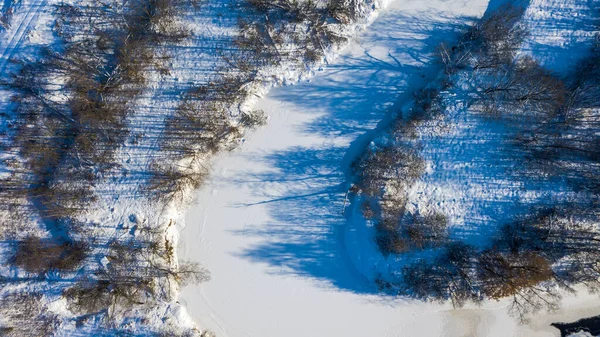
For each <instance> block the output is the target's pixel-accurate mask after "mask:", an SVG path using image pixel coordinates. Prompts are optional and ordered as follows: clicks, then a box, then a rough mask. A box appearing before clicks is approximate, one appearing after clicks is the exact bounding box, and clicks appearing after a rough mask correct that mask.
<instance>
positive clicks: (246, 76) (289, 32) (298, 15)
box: [149, 0, 366, 201]
mask: <svg viewBox="0 0 600 337" xmlns="http://www.w3.org/2000/svg"><path fill="white" fill-rule="evenodd" d="M365 6H366V5H365V3H364V2H362V1H357V0H329V1H312V0H309V1H295V0H268V1H267V0H244V1H241V2H240V3H239V5H238V7H236V10H237V11H238V12H239V13H240V18H239V20H238V28H239V33H238V34H237V36H236V37H235V38H234V41H233V44H234V46H235V47H236V48H233V49H231V48H229V49H227V50H225V51H223V52H222V53H221V55H220V56H221V58H222V59H223V60H224V63H225V66H223V67H222V68H221V69H218V73H219V75H218V76H216V77H215V78H214V79H212V80H211V81H210V82H209V83H208V84H207V85H203V86H200V87H198V88H195V89H193V90H190V91H189V92H188V93H187V94H186V95H185V98H184V99H183V101H182V102H181V104H180V105H179V107H178V108H177V109H176V111H175V113H174V114H173V115H172V116H170V117H169V118H168V119H167V121H166V123H165V130H164V132H163V134H162V135H161V142H160V144H161V151H162V153H163V154H164V155H165V156H168V157H169V158H173V159H174V160H173V161H172V162H165V161H160V160H157V161H155V163H153V165H152V167H151V171H152V174H151V176H152V179H151V182H150V185H149V190H150V191H151V192H152V193H153V195H155V196H156V197H157V198H158V199H161V200H163V201H172V200H182V199H183V198H184V197H185V195H186V192H187V191H189V190H191V189H194V188H197V187H198V186H200V185H201V184H202V182H203V181H204V179H205V178H206V176H207V175H208V171H209V168H208V167H207V164H206V163H207V161H208V158H210V157H211V156H212V155H214V154H215V153H217V152H219V151H222V150H228V149H232V148H234V147H235V145H236V142H237V141H238V140H239V139H240V138H241V135H242V134H243V132H244V129H247V128H254V127H257V126H260V125H262V124H264V123H265V122H266V117H265V116H264V113H263V112H262V111H247V109H245V108H243V107H242V106H243V103H244V102H245V101H246V100H247V98H248V97H249V96H250V95H251V94H252V93H253V91H254V90H255V89H256V87H257V86H261V85H264V82H269V81H272V78H271V77H270V76H269V75H265V70H267V69H268V68H270V67H286V68H290V67H291V68H300V69H305V68H306V64H307V63H314V62H318V61H320V60H322V58H323V57H324V55H325V53H326V51H327V50H329V49H331V48H333V47H334V46H336V45H339V44H340V43H342V42H344V41H346V39H347V34H345V33H344V29H343V28H344V27H345V26H346V25H349V24H351V23H353V22H356V21H357V20H360V19H361V18H362V17H361V14H360V13H362V12H364V11H363V10H364V7H365Z"/></svg>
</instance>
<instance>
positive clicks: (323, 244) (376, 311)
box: [180, 0, 600, 337]
mask: <svg viewBox="0 0 600 337" xmlns="http://www.w3.org/2000/svg"><path fill="white" fill-rule="evenodd" d="M487 6H488V3H487V1H483V0H474V1H441V0H440V1H428V2H424V1H403V0H396V1H393V2H392V3H391V4H390V6H389V8H388V9H387V10H386V11H385V12H384V13H382V14H381V15H380V16H379V18H378V19H377V21H375V22H374V23H373V25H372V26H371V27H370V28H369V30H368V31H367V32H366V33H365V34H364V35H363V36H362V37H361V38H360V39H358V40H357V41H355V42H354V43H352V44H351V46H349V47H348V48H347V49H345V50H344V52H343V53H342V55H341V56H340V57H339V58H337V59H336V60H335V61H333V62H332V63H331V64H330V65H329V66H328V67H326V69H325V70H324V71H323V72H321V73H319V74H317V76H316V77H315V78H314V79H313V80H312V81H307V82H302V83H298V84H296V85H293V86H287V87H283V88H279V89H275V90H273V91H272V92H271V93H270V94H269V95H268V96H267V97H265V98H264V99H262V100H261V101H260V102H259V103H258V108H261V109H263V110H265V111H266V112H267V114H268V115H269V116H270V120H269V123H268V125H267V126H266V127H265V128H263V129H261V130H259V131H258V132H256V133H254V134H252V135H249V136H248V139H247V141H246V142H245V144H244V145H243V146H242V147H241V149H239V150H238V151H235V152H234V153H231V154H229V155H226V156H224V157H223V158H221V159H219V160H217V161H216V162H215V163H214V168H213V174H212V178H211V180H210V181H209V182H208V183H207V185H206V186H205V187H204V188H203V189H202V190H201V191H200V192H199V194H198V196H197V200H196V203H195V204H196V205H195V206H194V207H193V209H192V210H191V211H190V212H189V213H188V215H187V220H186V226H185V228H182V229H181V245H182V247H181V249H180V256H181V257H183V258H186V259H194V260H197V261H199V262H201V263H203V265H204V266H206V267H207V268H208V269H210V270H211V272H212V280H211V281H210V282H208V283H206V284H202V285H200V286H190V287H187V288H184V289H183V291H182V294H181V301H182V302H184V304H185V305H186V306H187V308H188V311H189V313H190V315H191V316H192V317H194V318H195V319H197V321H198V323H199V324H200V325H201V326H203V327H206V328H208V329H211V330H213V331H214V332H215V333H216V334H217V335H219V336H224V337H237V336H261V337H277V336H289V337H294V336H345V337H352V336H357V337H358V336H382V337H384V336H551V335H557V334H558V331H557V330H556V329H554V328H552V327H550V326H549V324H550V323H551V322H553V321H556V320H568V319H569V318H568V317H566V316H565V312H559V313H556V314H555V316H545V315H541V316H540V317H539V318H536V319H534V320H533V321H532V323H531V325H529V326H519V325H518V324H517V323H516V321H515V320H514V319H513V318H511V317H509V316H508V314H507V312H506V308H505V306H504V303H488V304H486V305H485V306H484V308H470V309H464V310H451V307H449V306H440V305H436V304H426V303H420V302H415V301H407V300H401V299H390V298H384V297H380V296H377V295H376V289H374V287H373V285H372V282H370V281H371V280H372V278H373V275H372V274H370V273H369V268H368V263H360V262H361V261H357V258H356V253H357V251H356V249H368V250H369V249H375V248H374V247H365V246H369V245H371V246H372V245H373V244H372V243H371V241H370V238H368V237H367V238H362V239H363V240H362V242H357V241H360V240H361V238H360V237H357V236H356V235H352V234H348V232H349V231H350V230H351V229H349V228H347V225H346V220H345V217H344V210H345V207H346V202H345V195H346V191H347V190H348V187H349V186H347V185H346V183H345V181H347V180H346V176H345V174H347V172H348V169H349V165H350V164H351V162H352V160H353V159H354V158H356V156H357V155H358V153H359V151H361V150H362V149H364V146H365V143H366V142H368V140H369V139H370V138H372V136H371V135H372V134H373V132H376V131H375V130H376V129H377V122H378V121H380V120H382V119H384V121H383V122H381V123H382V125H383V124H385V123H386V121H385V118H386V112H387V111H389V109H390V108H391V107H392V106H394V104H396V103H398V102H400V103H399V104H401V103H402V102H406V98H407V97H410V96H409V95H410V93H411V92H412V91H411V90H413V89H414V88H418V87H419V86H420V85H421V84H423V83H425V82H426V81H427V80H429V79H431V77H432V76H435V72H436V69H433V68H435V67H431V66H430V65H429V61H430V60H429V56H430V53H431V52H432V51H433V50H434V48H435V47H436V46H437V45H438V44H439V43H440V42H442V41H446V40H448V39H452V38H453V36H454V35H453V34H455V32H456V29H457V27H459V26H460V24H464V23H467V22H468V19H467V17H479V16H481V15H482V13H483V12H484V11H485V9H486V8H487ZM349 245H351V247H349ZM571 301H573V303H572V304H573V305H571V304H567V305H565V311H566V310H567V309H572V308H573V306H577V307H585V308H586V309H581V311H580V312H579V313H578V314H580V315H584V316H585V315H593V314H595V313H596V312H594V310H591V309H589V307H593V305H592V304H591V302H589V300H587V299H579V300H576V299H571ZM595 311H598V312H600V310H598V309H596V310H595ZM582 312H585V314H582ZM570 315H573V316H576V314H574V313H573V312H570ZM575 318H576V317H575ZM553 319H554V320H553Z"/></svg>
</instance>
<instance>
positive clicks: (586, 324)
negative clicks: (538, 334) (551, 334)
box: [550, 316, 600, 337]
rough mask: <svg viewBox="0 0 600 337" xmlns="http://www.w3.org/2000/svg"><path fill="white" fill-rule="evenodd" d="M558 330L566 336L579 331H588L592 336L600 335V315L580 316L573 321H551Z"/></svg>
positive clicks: (562, 336)
mask: <svg viewBox="0 0 600 337" xmlns="http://www.w3.org/2000/svg"><path fill="white" fill-rule="evenodd" d="M550 325H552V326H553V327H555V328H557V329H558V330H560V336H561V337H566V336H568V335H570V334H573V333H577V332H580V331H585V332H589V333H590V334H591V335H592V336H600V316H595V317H588V318H582V319H580V320H578V321H576V322H573V323H552V324H550Z"/></svg>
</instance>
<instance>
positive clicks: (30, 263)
mask: <svg viewBox="0 0 600 337" xmlns="http://www.w3.org/2000/svg"><path fill="white" fill-rule="evenodd" d="M86 256H87V247H86V245H85V244H83V243H63V244H58V243H55V242H52V241H50V240H42V239H40V238H37V237H34V236H30V237H28V238H26V239H24V240H23V241H21V242H19V243H18V244H17V249H16V252H15V255H14V257H13V259H12V262H13V263H14V264H15V265H16V266H18V267H20V268H23V269H25V270H26V271H28V272H32V273H43V272H47V271H49V270H53V269H56V270H66V271H68V270H74V269H76V268H77V267H78V266H79V265H80V264H81V262H82V261H83V260H84V259H85V258H86Z"/></svg>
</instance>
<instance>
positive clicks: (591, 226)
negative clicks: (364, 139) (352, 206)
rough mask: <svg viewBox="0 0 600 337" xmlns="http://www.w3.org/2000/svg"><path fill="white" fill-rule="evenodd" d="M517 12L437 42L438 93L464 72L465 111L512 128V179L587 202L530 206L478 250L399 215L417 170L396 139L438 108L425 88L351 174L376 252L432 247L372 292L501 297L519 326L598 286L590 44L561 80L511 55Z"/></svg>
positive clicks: (402, 140)
mask: <svg viewBox="0 0 600 337" xmlns="http://www.w3.org/2000/svg"><path fill="white" fill-rule="evenodd" d="M522 12H523V10H522V8H516V7H510V6H506V7H502V8H500V9H499V10H498V11H497V12H496V13H492V14H491V15H489V16H487V17H485V18H484V19H482V21H480V22H479V23H478V24H476V25H475V26H473V27H472V28H471V29H469V30H468V31H467V32H466V33H465V34H464V35H463V37H462V39H461V40H459V41H458V42H457V43H455V44H454V45H453V46H448V45H445V44H443V45H441V46H440V48H439V55H440V57H439V60H440V62H441V64H442V65H443V67H444V70H445V74H446V77H445V79H446V80H443V81H441V82H440V83H441V84H444V85H442V86H439V88H446V87H447V85H449V78H450V77H449V76H451V75H453V74H455V73H457V72H459V71H461V72H471V73H472V74H473V75H474V76H471V77H472V83H471V84H472V90H471V91H470V92H469V93H470V94H471V95H470V97H472V98H473V100H472V102H470V109H471V110H472V111H474V112H475V113H479V114H481V115H482V116H485V117H487V118H494V119H496V120H497V121H499V122H501V123H504V124H505V125H507V126H508V127H509V128H510V129H511V130H515V131H516V137H515V138H514V139H513V143H514V144H512V145H514V146H513V147H511V148H512V149H513V150H515V153H520V157H519V158H516V160H517V161H519V160H522V161H523V162H522V164H524V165H522V167H521V168H520V169H518V170H516V173H517V174H524V175H527V176H526V178H527V179H553V178H556V177H558V178H561V179H565V178H566V181H567V182H569V183H570V184H571V186H572V187H573V188H574V190H575V191H578V192H581V193H584V194H585V195H588V196H590V197H589V198H587V199H586V200H584V201H581V202H578V203H575V204H568V205H556V206H555V207H551V208H549V209H542V210H532V211H531V214H530V215H528V216H526V217H523V218H519V219H514V220H513V222H512V223H510V224H507V225H504V226H503V227H502V228H500V229H499V231H498V234H497V235H496V237H495V239H494V240H493V242H492V243H491V244H490V245H489V246H488V248H483V249H482V248H478V247H474V246H470V245H467V244H465V243H463V242H462V241H460V239H451V238H449V237H448V234H447V229H446V220H445V217H444V216H443V215H441V214H437V213H434V214H428V215H426V216H421V215H418V214H417V215H415V214H408V212H406V209H407V207H406V205H407V202H408V200H407V194H406V190H407V189H408V188H409V187H410V186H411V185H412V184H413V183H414V181H415V180H416V179H418V177H420V175H421V173H422V171H420V170H418V169H416V168H422V167H423V165H422V164H418V163H419V158H420V155H419V154H418V152H417V151H418V149H417V151H415V150H414V146H413V148H410V147H409V146H406V143H407V141H406V140H407V139H411V138H414V137H415V135H416V134H417V132H416V128H417V127H418V126H419V125H420V123H421V122H422V121H423V120H428V119H431V118H433V117H435V116H436V115H437V114H439V113H443V111H444V107H443V105H442V104H441V103H440V102H439V98H438V96H437V92H436V91H433V90H431V91H430V92H423V93H422V94H420V95H418V96H416V97H415V100H414V101H415V104H414V107H413V109H412V111H411V114H409V117H410V116H411V115H412V116H415V118H407V117H406V116H403V118H400V119H399V120H398V121H397V123H395V125H393V126H392V128H391V131H390V133H391V135H392V136H393V137H394V139H393V141H392V142H390V144H387V145H385V146H384V147H381V148H378V149H377V150H375V151H373V150H370V151H368V152H367V154H366V155H365V156H364V157H363V158H361V159H360V160H359V161H358V162H357V165H356V167H355V168H356V171H357V173H358V175H359V181H358V183H357V187H358V190H359V191H360V193H361V195H362V199H363V200H364V202H365V203H364V205H363V209H364V213H365V216H366V217H367V218H371V219H373V221H374V222H375V224H376V226H377V229H378V235H377V237H376V241H377V243H378V245H379V248H380V250H381V251H382V252H383V253H384V254H390V253H395V254H399V253H404V252H408V251H415V250H423V249H430V248H437V249H433V250H432V251H431V252H432V254H433V255H434V256H435V257H433V258H431V257H429V258H424V259H417V260H415V261H412V262H410V263H409V264H408V265H407V266H406V267H405V268H404V269H403V270H402V271H401V277H400V278H399V279H398V280H397V281H390V280H384V279H382V280H379V282H378V283H379V284H380V285H381V286H384V287H388V288H391V289H395V290H396V291H398V292H400V293H402V294H410V295H412V296H415V297H417V298H421V299H424V300H439V301H447V300H449V301H451V302H452V303H453V304H454V305H455V306H462V305H464V303H466V302H468V301H471V302H476V303H478V302H480V301H482V300H484V299H503V298H510V299H512V302H511V303H512V304H511V312H512V313H513V314H515V315H516V316H517V317H518V318H519V319H520V320H523V321H524V320H526V319H527V318H528V315H529V314H531V313H532V312H534V311H536V310H540V309H543V308H547V309H555V308H557V306H558V301H559V299H560V297H561V295H560V294H561V291H560V289H562V290H564V291H567V292H574V291H575V286H576V285H583V286H585V287H587V288H588V289H589V290H591V291H598V290H599V288H598V287H599V286H600V282H599V280H600V274H599V272H600V267H599V265H598V260H599V258H600V256H598V254H599V253H598V252H600V246H599V243H600V230H599V228H598V225H599V224H600V218H599V215H600V213H599V208H598V203H597V201H596V200H595V199H596V197H597V195H596V194H597V192H598V188H600V180H598V179H599V178H598V177H599V176H600V172H599V171H598V169H599V168H600V165H599V159H600V155H599V154H600V152H598V151H599V149H600V148H599V147H598V144H600V142H599V141H600V139H598V122H599V121H600V119H599V117H600V115H599V112H600V106H599V105H598V97H600V96H599V93H600V85H599V82H598V78H599V77H598V73H599V71H600V70H599V69H600V66H598V64H599V63H598V59H599V57H600V56H599V55H600V53H598V50H600V46H595V47H594V48H593V50H592V52H591V54H590V55H589V57H588V58H586V59H585V60H584V61H582V62H581V64H580V65H579V66H578V67H577V69H575V70H574V71H573V72H572V73H571V74H570V75H569V76H567V77H566V78H563V77H559V76H557V75H556V74H553V73H552V72H550V71H548V70H546V69H544V68H543V67H542V66H540V65H539V64H538V63H537V62H536V61H535V60H533V59H532V58H531V57H527V56H521V57H516V50H517V48H518V47H519V45H520V44H521V41H522V39H523V37H524V36H525V35H526V32H525V31H524V30H523V29H522V28H521V27H522V26H521V25H519V24H518V21H519V18H520V17H521V14H522ZM438 92H439V91H438ZM521 157H522V158H521Z"/></svg>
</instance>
